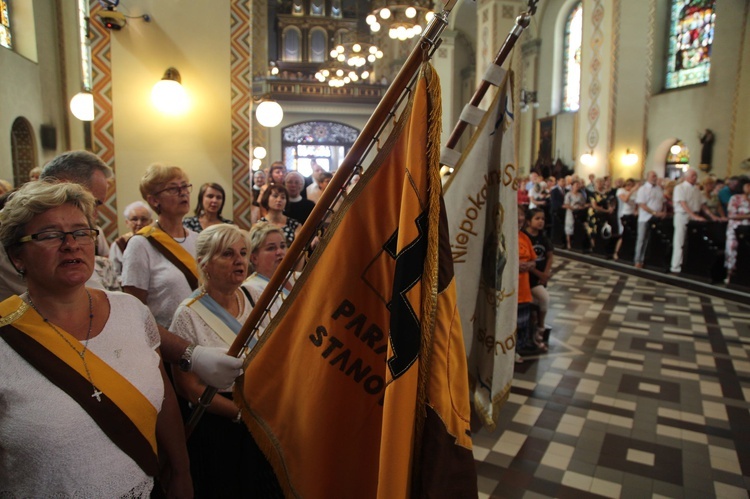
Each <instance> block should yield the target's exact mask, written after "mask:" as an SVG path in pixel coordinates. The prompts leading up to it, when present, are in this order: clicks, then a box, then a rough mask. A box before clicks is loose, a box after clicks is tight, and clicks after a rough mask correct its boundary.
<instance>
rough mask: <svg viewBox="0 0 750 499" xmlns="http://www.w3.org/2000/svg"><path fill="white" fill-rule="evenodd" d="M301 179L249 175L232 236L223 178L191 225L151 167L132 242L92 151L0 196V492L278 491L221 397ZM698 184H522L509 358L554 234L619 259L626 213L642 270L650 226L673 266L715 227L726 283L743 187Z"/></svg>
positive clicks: (298, 209)
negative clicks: (101, 217) (104, 218)
mask: <svg viewBox="0 0 750 499" xmlns="http://www.w3.org/2000/svg"><path fill="white" fill-rule="evenodd" d="M312 170H313V171H312V175H311V176H310V177H308V178H306V177H304V176H302V175H301V174H299V173H298V172H296V171H291V172H287V171H286V168H285V167H284V165H283V164H282V163H279V162H277V163H274V164H272V165H271V167H270V168H269V170H268V171H258V172H255V173H254V174H253V190H252V192H253V200H252V210H251V215H250V216H251V220H249V222H250V224H249V225H250V226H251V229H250V230H249V231H245V230H243V229H240V228H239V227H238V226H237V225H235V224H233V222H232V221H231V220H228V219H226V218H224V217H223V216H222V210H223V208H224V205H225V201H226V194H225V191H224V188H223V187H222V186H221V185H219V184H217V183H206V184H203V185H202V186H201V187H200V188H199V189H198V196H197V205H196V206H195V207H194V208H193V210H192V211H193V213H192V216H188V215H189V213H190V211H191V202H190V200H191V193H192V191H193V185H192V184H191V183H190V179H189V177H188V175H187V173H186V172H185V171H184V170H182V169H181V168H180V167H178V166H173V165H163V164H153V165H151V166H149V167H148V168H146V169H145V172H144V174H143V176H142V177H141V181H140V193H141V197H142V199H141V200H132V202H130V203H129V204H127V205H126V207H125V209H124V210H123V216H124V217H125V223H126V226H127V228H128V232H127V233H125V234H122V235H120V236H119V237H117V238H116V239H115V240H114V242H113V243H112V244H111V245H109V244H107V241H106V239H105V238H104V237H103V233H102V231H101V229H100V228H99V227H98V225H97V208H98V206H100V205H102V204H103V203H104V202H105V201H106V195H107V189H108V185H109V182H110V179H111V178H112V176H113V172H112V170H111V169H110V168H109V167H108V166H107V165H105V164H104V163H103V162H102V161H101V160H100V158H98V157H97V156H96V155H94V154H92V153H89V152H86V151H72V152H67V153H64V154H61V155H59V156H58V157H56V158H55V159H53V160H52V161H51V162H49V163H48V164H47V165H45V166H44V168H43V169H41V171H40V172H38V173H39V178H38V179H33V180H31V181H29V182H28V183H26V184H24V185H23V186H20V187H19V188H17V189H15V190H13V189H10V190H8V192H6V193H4V194H3V195H2V196H0V208H2V211H0V243H1V245H2V248H0V302H1V303H0V332H2V335H3V339H4V340H5V341H0V375H1V376H2V377H3V379H4V380H5V382H4V383H3V385H2V387H0V405H2V407H3V410H1V411H0V442H2V444H1V445H0V496H4V495H10V496H23V497H26V496H53V495H54V496H58V495H60V496H63V495H64V496H93V497H122V496H127V497H145V496H148V495H150V494H155V496H157V497H158V496H159V495H160V494H166V495H167V496H169V497H190V496H192V495H193V494H195V495H197V496H199V497H216V496H218V495H221V494H224V495H229V496H238V497H243V496H261V497H282V492H281V488H280V486H279V483H278V481H277V480H276V477H275V475H274V473H273V470H272V469H271V467H270V465H269V463H268V462H267V460H266V459H265V457H264V456H263V453H262V452H261V451H260V450H259V448H258V446H257V445H256V443H255V442H254V440H253V438H252V436H251V435H250V433H249V432H247V431H246V430H245V429H244V428H243V427H242V426H241V425H240V423H241V421H242V411H241V410H240V409H239V408H238V406H237V405H236V404H235V403H234V402H233V401H232V387H233V383H234V380H235V379H236V378H237V377H238V376H240V375H241V373H242V359H238V358H234V357H230V356H228V355H226V352H227V350H228V347H229V346H230V345H231V344H232V343H233V341H234V338H235V336H236V335H237V333H238V332H239V330H240V329H241V327H242V324H243V323H244V322H245V320H246V319H247V317H248V316H249V314H250V312H251V310H252V309H253V307H255V305H256V302H257V301H258V299H259V297H260V295H261V294H262V293H263V291H264V290H265V289H266V287H267V286H268V284H269V282H270V279H271V277H272V276H273V274H274V272H275V270H276V269H277V268H278V266H279V264H280V263H281V261H282V259H283V258H284V256H285V255H286V252H287V248H288V247H289V245H291V244H292V242H293V241H294V239H295V238H296V237H298V235H299V228H300V226H301V225H302V224H304V222H305V221H306V219H307V218H308V217H309V216H310V214H311V212H312V211H313V209H314V207H315V205H316V202H317V201H318V200H319V199H320V197H321V194H322V193H323V192H324V190H325V189H326V187H327V184H328V182H329V181H330V179H331V174H330V173H328V172H326V171H325V170H324V169H323V168H321V167H320V166H318V165H317V164H315V163H313V165H312ZM697 177H698V176H697V172H695V171H693V170H688V171H687V172H686V173H685V175H684V176H683V179H682V181H681V182H678V183H676V185H672V184H671V182H666V181H664V180H663V179H658V178H657V176H656V174H655V173H654V172H649V173H648V175H647V177H646V179H645V181H643V182H640V181H636V180H633V179H629V180H618V181H615V182H614V185H611V184H610V179H608V178H600V179H597V178H593V176H592V177H591V178H590V179H589V183H588V184H584V182H583V181H582V180H581V179H580V178H577V177H566V178H561V179H554V178H550V179H542V178H539V176H538V175H537V174H536V173H532V174H531V175H530V177H529V178H528V179H521V180H520V181H519V182H518V201H519V208H520V209H519V219H518V223H519V288H518V336H517V352H518V353H519V357H518V358H517V360H518V361H522V357H523V356H527V355H532V354H538V353H542V352H545V351H547V349H548V342H549V335H550V330H551V328H550V327H549V326H548V325H547V324H546V322H545V320H546V314H547V311H548V309H549V299H550V298H549V293H548V292H547V289H546V287H547V284H548V282H549V281H550V279H551V277H552V264H553V257H554V244H553V241H557V242H558V243H559V244H560V245H563V246H567V247H568V248H570V247H571V243H572V241H571V238H572V237H573V236H574V235H575V234H576V231H580V229H581V227H583V228H584V230H585V239H586V241H588V248H589V249H591V248H594V247H595V246H596V245H597V244H601V241H614V242H615V244H613V245H612V255H611V256H612V258H615V259H617V258H618V251H619V250H620V247H621V245H620V241H618V237H619V235H620V234H622V233H623V222H622V221H623V220H624V219H625V217H637V221H638V241H637V245H636V251H635V261H634V264H635V265H636V266H642V265H643V254H644V248H645V246H646V245H647V244H648V237H649V231H648V223H649V222H650V221H651V220H652V218H653V217H656V218H664V217H667V216H672V217H673V223H674V228H675V231H674V233H675V236H674V237H675V243H674V247H675V250H674V253H673V255H672V262H671V263H672V270H673V271H679V269H680V266H681V263H682V244H681V243H679V244H678V242H677V241H678V240H679V241H682V240H683V239H684V237H685V236H684V234H685V226H686V225H687V223H688V221H690V220H707V219H710V220H718V221H721V220H725V221H727V243H726V266H727V269H728V271H729V272H730V275H731V272H732V271H733V269H734V268H735V265H736V260H737V238H736V237H734V232H733V231H734V230H735V229H736V228H737V227H738V226H740V225H747V224H750V181H749V180H748V179H747V178H741V177H733V178H731V179H728V180H727V181H726V182H721V181H719V180H717V179H715V178H713V177H707V178H706V179H704V180H703V182H701V184H700V185H699V184H698V182H697ZM358 179H359V175H358V174H354V175H353V176H352V178H351V180H350V183H349V185H347V186H346V188H344V189H343V190H342V191H341V193H342V197H345V196H346V194H347V193H348V192H350V190H351V189H352V188H353V187H354V185H355V184H356V182H357V180H358ZM334 209H335V206H334ZM324 220H325V219H324ZM302 263H303V262H300V264H302ZM296 270H299V268H296ZM293 278H294V276H292V279H290V280H289V281H287V283H285V284H284V285H283V287H282V288H281V289H279V290H277V292H279V293H282V294H288V293H289V290H290V288H291V286H292V285H293ZM276 307H277V308H276V309H273V307H272V309H271V311H270V313H271V315H273V314H275V313H276V312H277V310H278V304H277V305H276ZM268 322H269V317H268V316H267V317H266V318H265V319H264V321H263V322H262V323H261V324H259V328H258V334H263V332H264V329H265V327H266V326H267V325H268ZM256 341H257V338H256ZM207 386H212V387H216V388H217V389H219V392H218V395H217V396H216V397H214V399H213V400H212V401H211V403H210V404H209V405H208V407H207V414H206V416H204V419H202V421H201V422H200V423H199V424H198V426H197V427H196V428H195V430H194V433H193V437H192V438H191V439H190V440H189V441H188V440H186V438H185V433H184V431H185V430H184V424H183V420H184V418H187V417H188V416H189V414H190V412H191V408H192V407H194V406H195V405H196V404H199V403H201V402H200V400H199V397H200V396H201V394H202V393H203V391H204V389H205V388H206V387H207ZM52 413H54V417H50V414H52ZM246 470H253V473H252V474H251V475H252V476H250V475H249V474H248V473H247V472H246ZM102 477H105V478H102ZM152 489H153V490H152ZM220 493H221V494H220Z"/></svg>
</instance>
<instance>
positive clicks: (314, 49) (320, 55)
mask: <svg viewBox="0 0 750 499" xmlns="http://www.w3.org/2000/svg"><path fill="white" fill-rule="evenodd" d="M327 55H328V48H327V47H326V31H325V30H324V29H322V28H313V29H312V30H311V31H310V62H325V60H326V56H327Z"/></svg>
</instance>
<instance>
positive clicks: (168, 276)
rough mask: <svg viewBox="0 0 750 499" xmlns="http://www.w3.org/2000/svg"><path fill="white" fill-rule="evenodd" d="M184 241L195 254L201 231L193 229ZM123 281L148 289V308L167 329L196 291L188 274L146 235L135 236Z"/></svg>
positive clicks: (125, 261) (127, 253) (126, 256)
mask: <svg viewBox="0 0 750 499" xmlns="http://www.w3.org/2000/svg"><path fill="white" fill-rule="evenodd" d="M185 230H186V231H187V233H188V234H187V237H186V238H185V240H184V241H183V242H180V243H179V244H180V246H182V247H183V248H184V249H185V250H186V251H187V252H188V253H190V254H191V255H193V257H195V241H196V240H197V239H198V234H197V233H195V232H193V231H191V230H189V229H185ZM122 285H123V286H134V287H136V288H138V289H143V290H145V291H148V308H149V309H150V310H151V313H152V314H154V318H156V322H157V323H158V324H159V325H160V326H163V327H165V328H167V329H169V325H170V324H171V323H172V316H173V315H174V312H175V310H177V307H178V306H179V305H180V302H182V300H184V299H185V298H187V297H188V296H190V294H191V293H192V292H193V290H192V289H190V285H189V284H188V282H187V280H186V279H185V275H184V274H183V273H182V272H181V271H180V270H179V269H178V268H177V267H175V266H174V264H173V263H172V262H170V261H169V260H167V257H165V256H164V255H162V254H161V253H160V252H159V251H158V250H157V249H156V248H154V247H153V246H152V245H151V243H150V242H148V240H147V239H146V238H145V237H143V236H138V235H136V236H133V237H132V238H131V239H130V241H129V242H128V247H127V248H125V254H124V255H123V260H122Z"/></svg>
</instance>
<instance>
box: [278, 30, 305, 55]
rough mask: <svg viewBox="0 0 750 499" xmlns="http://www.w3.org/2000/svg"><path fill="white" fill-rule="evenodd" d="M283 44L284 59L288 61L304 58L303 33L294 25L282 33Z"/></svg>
mask: <svg viewBox="0 0 750 499" xmlns="http://www.w3.org/2000/svg"><path fill="white" fill-rule="evenodd" d="M281 38H282V46H283V47H284V51H283V56H282V60H284V61H288V62H300V61H301V60H302V49H301V47H300V45H301V38H302V36H301V34H300V32H299V30H298V29H297V28H295V27H293V26H289V27H287V28H286V29H284V34H283V35H282V37H281Z"/></svg>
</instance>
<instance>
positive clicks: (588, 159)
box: [581, 150, 596, 166]
mask: <svg viewBox="0 0 750 499" xmlns="http://www.w3.org/2000/svg"><path fill="white" fill-rule="evenodd" d="M581 163H582V164H583V165H584V166H594V165H595V164H596V156H594V151H593V150H592V151H589V152H586V153H583V154H582V155H581Z"/></svg>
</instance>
